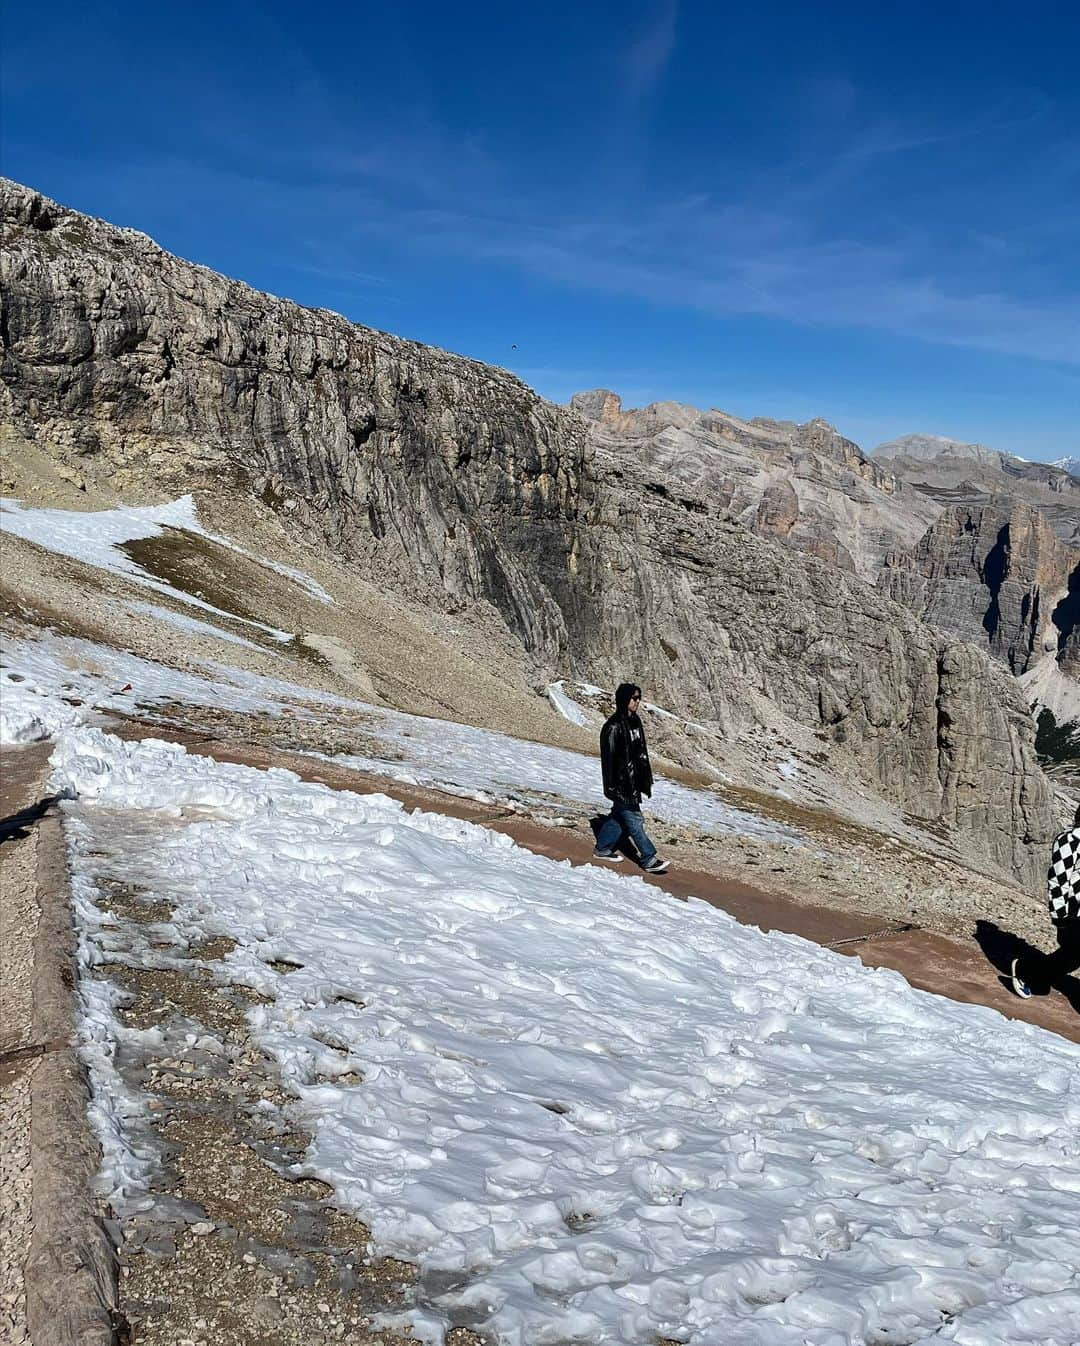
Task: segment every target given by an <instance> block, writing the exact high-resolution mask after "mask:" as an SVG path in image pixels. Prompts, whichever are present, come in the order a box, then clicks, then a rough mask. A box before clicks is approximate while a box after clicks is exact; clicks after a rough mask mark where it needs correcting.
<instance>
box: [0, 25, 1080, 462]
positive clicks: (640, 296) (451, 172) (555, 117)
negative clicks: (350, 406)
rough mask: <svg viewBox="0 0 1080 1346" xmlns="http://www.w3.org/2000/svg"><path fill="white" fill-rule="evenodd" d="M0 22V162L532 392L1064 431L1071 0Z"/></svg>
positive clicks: (1071, 361) (1041, 447)
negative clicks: (491, 368) (519, 381)
mask: <svg viewBox="0 0 1080 1346" xmlns="http://www.w3.org/2000/svg"><path fill="white" fill-rule="evenodd" d="M4 29H5V34H4V35H5V42H4V63H3V76H4V80H3V83H4V90H5V93H4V103H3V109H2V111H3V120H2V123H0V126H2V136H3V139H2V166H3V171H4V172H5V173H6V174H7V175H9V176H11V177H14V178H17V179H18V180H20V181H22V182H25V183H28V184H30V185H32V186H34V187H36V188H38V189H39V190H41V191H43V192H45V193H47V194H48V195H50V196H54V197H56V198H57V199H59V200H61V201H63V202H65V203H67V204H69V205H72V206H75V207H77V208H79V209H82V210H86V211H89V212H90V213H92V214H95V215H101V216H104V217H106V218H108V219H110V220H113V221H115V222H117V223H122V224H127V225H131V226H133V227H135V228H139V229H142V230H144V231H145V232H147V233H149V234H151V235H152V236H153V237H154V238H155V239H157V241H158V242H159V243H161V244H162V246H164V247H166V248H169V249H170V250H172V251H174V252H177V253H180V254H182V255H183V256H186V257H190V258H193V259H194V260H197V261H200V262H203V263H205V264H207V265H208V266H211V267H214V268H215V269H217V270H220V271H224V272H226V273H228V274H231V275H235V276H239V277H241V278H242V279H244V280H247V281H249V282H250V283H251V284H253V285H256V286H258V287H259V288H261V289H266V290H270V291H272V292H274V293H278V294H284V295H287V296H289V297H291V298H293V299H296V300H297V301H299V302H301V303H305V304H317V305H324V306H326V307H329V308H333V309H337V310H338V311H340V312H342V313H344V314H346V315H347V316H348V317H350V318H353V319H355V320H356V321H358V322H363V323H367V324H369V325H371V326H374V327H380V328H384V329H387V330H389V331H393V332H398V333H400V334H401V335H404V336H408V337H413V338H415V339H417V340H420V341H425V342H432V343H435V344H437V345H440V346H445V347H447V348H449V349H451V350H456V351H460V352H463V353H464V354H467V355H472V356H475V357H477V358H479V359H483V360H487V361H491V362H493V363H496V364H500V365H503V366H505V367H507V368H511V369H513V370H515V372H517V373H518V374H520V375H521V377H522V378H523V379H525V380H526V381H527V382H528V383H530V384H531V385H532V386H534V387H535V388H537V389H538V390H539V391H540V392H541V393H543V394H545V395H546V396H549V397H553V398H555V399H557V400H560V401H562V400H566V399H567V398H568V397H569V395H570V394H571V392H573V391H574V390H575V389H578V388H589V387H595V386H601V385H602V386H606V387H610V388H613V389H615V390H616V391H618V392H620V393H621V394H622V395H623V399H624V403H625V404H626V405H639V404H641V403H643V402H646V401H650V400H655V399H660V398H674V399H678V400H682V401H687V402H692V403H695V404H697V405H700V406H718V407H722V408H724V409H725V410H728V411H732V412H735V413H736V414H740V415H744V416H754V415H765V416H776V417H790V418H792V419H796V420H806V419H809V418H810V417H812V416H816V415H821V416H825V417H826V418H827V419H828V420H830V421H832V422H834V423H835V424H837V425H838V426H839V427H840V429H841V430H842V431H844V432H845V433H846V434H848V435H850V436H851V437H852V438H854V439H856V440H857V441H858V442H859V443H861V444H863V445H864V446H867V447H869V446H872V445H873V444H875V443H877V442H879V441H880V440H883V439H887V438H891V437H893V436H895V435H898V434H903V433H907V432H911V431H925V432H930V433H938V434H945V435H950V436H954V437H956V438H960V439H972V440H980V441H982V442H983V443H988V444H992V445H994V446H996V447H1001V448H1007V449H1011V450H1013V451H1014V452H1017V453H1020V454H1023V455H1024V456H1027V457H1031V458H1042V459H1049V458H1053V457H1057V456H1059V455H1061V454H1065V453H1077V452H1078V451H1080V430H1078V428H1077V427H1078V425H1080V414H1078V413H1080V260H1078V259H1080V246H1078V245H1080V82H1078V80H1077V78H1076V70H1077V68H1078V67H1080V7H1078V6H1077V5H1075V4H1074V3H1061V4H1052V3H1040V2H1039V0H1032V2H1031V3H1026V4H1020V3H1008V2H1006V3H1001V4H991V5H987V4H986V3H985V0H982V3H979V4H968V3H963V2H961V3H945V4H941V3H940V0H939V3H938V4H935V5H924V4H920V3H908V4H905V5H889V6H875V5H867V4H866V3H865V0H861V2H860V3H858V4H846V3H832V4H830V3H819V4H809V3H806V2H805V0H803V2H802V3H778V2H777V0H760V3H757V4H754V5H740V6H737V7H736V6H731V7H728V6H725V5H723V4H705V3H700V4H691V3H688V2H687V0H683V3H674V2H672V0H660V2H659V3H641V4H639V3H622V4H600V3H597V4H585V5H565V6H562V5H560V4H558V3H553V4H548V5H545V6H539V5H537V6H523V7H515V6H510V5H506V4H505V3H500V4H490V5H489V4H486V3H480V2H477V3H473V4H472V5H470V6H456V5H446V4H439V5H434V4H431V5H429V4H424V3H420V2H419V0H417V2H416V3H413V4H410V5H400V6H392V5H377V6H376V5H365V4H358V5H352V6H347V5H342V4H333V5H331V4H323V3H319V2H318V0H313V2H311V3H307V4H304V5H299V4H279V3H264V4H260V5H253V4H236V3H230V2H229V0H220V2H219V3H214V4H204V3H200V2H199V0H195V2H194V3H187V4H184V5H179V4H171V3H167V2H166V3H159V4H157V5H147V4H145V3H140V4H138V5H135V4H128V3H113V4H110V3H96V4H90V5H88V4H86V3H85V0H84V2H83V3H81V4H79V5H75V4H69V3H67V2H66V0H56V3H52V4H50V5H48V6H40V7H31V6H29V5H20V4H15V3H9V4H8V5H7V12H6V15H5V24H4ZM514 345H516V346H517V349H516V350H514V349H512V347H513V346H514Z"/></svg>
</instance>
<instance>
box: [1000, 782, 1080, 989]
mask: <svg viewBox="0 0 1080 1346" xmlns="http://www.w3.org/2000/svg"><path fill="white" fill-rule="evenodd" d="M1046 904H1047V906H1048V907H1049V909H1050V919H1051V921H1053V923H1054V925H1055V926H1056V927H1057V942H1058V947H1057V948H1056V949H1055V950H1054V952H1053V953H1033V954H1021V955H1020V957H1019V958H1014V959H1013V961H1012V967H1011V969H1010V972H1011V981H1012V989H1013V990H1014V991H1015V992H1016V994H1017V995H1018V996H1020V997H1021V998H1022V999H1024V1000H1026V999H1027V998H1028V996H1030V995H1034V994H1036V993H1038V994H1039V995H1046V994H1047V993H1048V992H1049V991H1050V989H1051V987H1054V988H1056V989H1058V990H1063V989H1064V988H1063V987H1062V982H1063V981H1064V979H1065V978H1066V977H1067V976H1068V975H1069V974H1070V973H1071V972H1075V971H1076V970H1077V968H1080V808H1078V809H1077V810H1076V817H1075V818H1074V819H1073V825H1072V827H1069V828H1066V829H1065V831H1064V832H1062V833H1061V834H1060V835H1059V836H1057V837H1055V838H1054V844H1053V846H1052V847H1051V850H1050V868H1049V869H1048V870H1047V872H1046Z"/></svg>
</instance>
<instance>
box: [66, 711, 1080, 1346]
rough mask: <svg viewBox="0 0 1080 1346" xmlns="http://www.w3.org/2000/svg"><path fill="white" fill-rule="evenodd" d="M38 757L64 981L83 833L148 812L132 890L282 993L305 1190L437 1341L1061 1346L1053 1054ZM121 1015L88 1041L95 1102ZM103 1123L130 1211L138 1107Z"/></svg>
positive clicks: (119, 761)
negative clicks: (403, 1291) (327, 1194)
mask: <svg viewBox="0 0 1080 1346" xmlns="http://www.w3.org/2000/svg"><path fill="white" fill-rule="evenodd" d="M53 765H54V779H53V782H52V783H53V786H54V787H55V788H62V787H67V788H70V789H73V790H75V791H77V792H78V795H79V798H78V800H77V801H76V802H74V803H71V804H68V805H67V806H66V808H67V809H68V811H69V817H70V819H71V822H72V823H73V824H74V825H73V826H72V827H69V829H68V834H69V836H70V837H71V838H72V843H71V844H72V863H73V869H74V873H75V878H76V884H77V885H78V884H79V883H80V881H83V882H84V886H83V887H81V888H80V887H78V886H77V889H76V891H77V894H78V895H79V896H80V907H79V915H80V920H81V923H82V926H83V946H82V952H83V958H84V961H93V959H94V957H95V954H94V945H95V941H100V940H102V939H106V938H107V933H108V932H107V928H106V927H107V923H105V922H101V920H100V918H99V917H95V916H94V915H93V913H89V914H88V912H87V903H88V901H89V896H90V895H89V894H87V892H86V888H85V880H86V878H87V875H89V874H91V873H92V868H91V867H92V865H93V863H94V862H93V861H92V860H91V859H90V856H89V852H90V851H91V849H92V848H93V846H94V844H95V843H94V837H95V834H96V833H99V832H102V831H104V832H105V833H106V834H107V833H108V827H109V820H110V819H111V820H112V825H113V826H115V824H116V820H117V819H119V818H121V817H122V816H123V815H124V814H125V813H126V814H129V815H133V816H137V817H138V818H139V819H141V820H142V821H141V824H140V825H141V826H142V827H143V828H144V829H145V828H146V827H148V826H149V824H150V823H152V822H153V820H154V819H155V818H156V819H159V820H160V826H159V829H158V830H157V832H156V833H155V832H154V831H153V829H152V828H151V830H150V834H149V835H148V837H147V843H146V844H144V845H141V846H139V847H138V848H132V849H131V851H130V853H128V858H127V861H126V863H127V865H128V866H129V869H130V877H131V879H132V881H134V882H139V883H143V884H145V885H146V886H147V887H149V888H151V889H152V890H153V891H154V892H155V893H156V894H158V895H159V896H160V897H162V898H163V899H165V900H167V901H168V902H170V903H171V904H173V905H174V907H175V916H174V918H173V925H174V926H175V927H176V929H177V931H178V932H179V933H180V934H181V935H182V936H183V937H184V938H186V939H197V938H200V937H203V936H210V935H216V934H229V935H231V936H232V937H233V938H234V939H236V940H237V941H238V946H237V948H236V949H235V951H234V952H233V953H232V954H230V955H229V957H228V959H227V964H228V972H227V975H228V977H229V979H230V980H233V981H238V982H244V983H246V984H248V985H250V986H252V987H254V988H257V989H259V990H260V991H263V992H264V993H266V994H267V995H270V996H273V997H275V999H274V1000H273V1001H272V1003H269V1004H266V1005H261V1006H258V1007H255V1008H253V1009H252V1011H251V1012H250V1019H251V1023H252V1025H253V1028H254V1030H255V1033H256V1035H257V1038H258V1040H259V1042H260V1044H261V1046H262V1047H263V1049H264V1050H266V1051H267V1052H268V1053H270V1054H271V1055H272V1056H273V1057H275V1058H276V1059H277V1060H278V1061H279V1062H280V1067H281V1071H282V1074H283V1077H284V1079H285V1081H286V1082H287V1083H288V1084H289V1085H291V1087H292V1088H293V1089H294V1090H295V1091H296V1095H297V1102H296V1104H295V1105H294V1106H295V1111H296V1116H297V1121H298V1123H299V1124H301V1125H303V1126H305V1127H307V1128H309V1129H310V1130H311V1132H312V1134H313V1137H314V1139H313V1144H312V1147H311V1150H310V1152H309V1155H308V1157H307V1161H306V1163H305V1164H304V1165H303V1166H302V1169H301V1171H302V1172H303V1173H304V1174H311V1175H313V1176H317V1177H319V1178H322V1179H323V1180H325V1181H326V1182H328V1183H331V1184H332V1185H333V1186H334V1188H335V1191H336V1200H337V1202H338V1203H340V1204H341V1205H343V1206H344V1207H346V1208H347V1209H350V1210H352V1211H354V1212H355V1213H356V1214H357V1215H358V1216H360V1217H361V1218H362V1219H363V1220H364V1221H365V1222H366V1223H367V1224H368V1225H369V1226H370V1227H371V1229H372V1233H373V1236H374V1240H375V1243H376V1245H377V1248H378V1250H379V1251H380V1252H382V1253H387V1254H394V1255H397V1256H399V1257H404V1258H407V1259H410V1260H413V1261H415V1262H417V1263H418V1265H419V1267H420V1269H421V1278H420V1283H419V1289H418V1298H417V1303H416V1305H415V1306H414V1307H412V1308H410V1309H409V1310H407V1311H406V1313H405V1315H404V1316H405V1318H407V1319H408V1320H409V1321H411V1322H412V1324H413V1325H414V1327H415V1329H416V1331H417V1333H418V1335H419V1336H421V1337H422V1338H423V1339H425V1340H428V1341H439V1340H441V1336H442V1331H443V1329H444V1328H445V1327H446V1326H447V1325H449V1324H450V1323H467V1324H472V1325H474V1326H478V1327H483V1328H484V1329H486V1330H487V1331H488V1332H489V1333H491V1334H492V1335H493V1337H494V1339H496V1340H498V1341H499V1342H500V1343H501V1344H502V1346H542V1344H543V1346H554V1343H571V1342H576V1343H590V1346H592V1344H593V1343H595V1344H596V1346H601V1343H633V1344H637V1343H641V1344H642V1346H645V1343H648V1344H649V1346H654V1344H655V1343H656V1341H657V1340H658V1339H661V1338H665V1337H668V1338H674V1339H677V1340H678V1341H680V1342H685V1343H687V1344H688V1346H856V1343H858V1344H860V1346H861V1344H864V1343H875V1346H884V1344H885V1343H906V1344H908V1346H911V1344H913V1343H925V1344H926V1346H929V1344H930V1343H931V1342H932V1343H935V1344H936V1343H940V1342H944V1341H950V1342H957V1343H962V1344H963V1346H1002V1343H1005V1342H1009V1343H1013V1344H1014V1346H1019V1344H1020V1343H1031V1344H1032V1346H1034V1343H1042V1346H1068V1343H1073V1342H1075V1341H1076V1340H1077V1339H1080V1288H1078V1284H1077V1269H1078V1267H1080V1232H1078V1225H1080V1222H1078V1220H1077V1208H1078V1202H1080V1069H1078V1067H1080V1050H1078V1049H1077V1048H1076V1047H1074V1046H1072V1045H1071V1044H1069V1043H1067V1042H1065V1041H1064V1040H1062V1039H1060V1038H1057V1037H1055V1036H1054V1035H1052V1034H1049V1033H1046V1032H1043V1031H1041V1030H1039V1029H1035V1028H1032V1027H1029V1026H1027V1025H1023V1024H1019V1023H1011V1022H1009V1021H1007V1020H1005V1019H1003V1018H1002V1017H1001V1016H999V1015H998V1014H997V1013H995V1012H993V1011H991V1010H988V1009H984V1008H981V1007H973V1006H969V1005H960V1004H955V1003H952V1002H950V1001H947V1000H944V999H940V998H937V997H933V996H930V995H926V994H923V993H921V992H918V991H914V990H912V989H911V988H910V987H909V986H908V985H907V984H906V983H905V982H904V981H903V980H902V979H901V978H900V977H899V976H897V975H895V974H893V973H890V972H884V971H873V970H868V969H864V968H863V967H862V966H861V965H860V964H859V963H858V962H857V961H855V960H853V959H849V958H841V957H839V956H838V955H836V954H833V953H831V952H829V951H827V950H824V949H820V948H817V947H816V946H814V945H811V944H808V943H806V942H804V941H802V940H799V939H797V938H794V937H791V936H785V935H780V934H770V935H763V934H762V933H761V932H759V931H757V930H754V929H750V928H747V927H743V926H740V925H738V924H737V923H736V922H735V921H733V920H732V919H730V918H729V917H727V916H725V915H724V914H723V913H720V912H718V911H716V910H714V909H712V908H710V907H708V906H706V905H705V904H703V903H697V902H693V901H692V902H691V903H689V904H688V905H681V904H677V903H674V902H671V901H669V900H667V899H665V898H663V897H661V896H658V895H657V894H656V893H655V891H653V890H651V889H650V888H648V887H647V886H646V885H645V884H644V883H643V882H642V881H641V880H640V879H637V878H628V877H624V876H622V875H617V874H614V873H611V872H609V871H599V870H598V869H596V868H594V867H582V868H577V869H574V868H571V867H570V865H569V864H567V863H565V862H564V863H561V864H559V863H555V862H553V861H551V860H548V859H546V858H543V857H539V856H535V855H532V854H530V853H528V852H525V851H523V850H520V849H518V848H517V847H515V846H514V845H513V843H512V842H511V841H510V840H509V838H507V837H505V836H503V835H500V834H495V833H491V832H488V831H485V830H483V829H481V828H479V827H476V826H474V825H471V824H468V823H464V822H460V821H456V820H452V819H449V818H445V817H442V816H439V815H432V814H424V813H421V812H419V811H417V812H414V813H412V814H407V813H405V811H404V810H403V809H402V808H401V807H400V806H399V805H398V804H396V803H394V802H392V801H390V800H388V799H386V798H385V797H382V796H378V795H376V796H357V795H351V794H346V793H336V792H333V791H330V790H327V789H324V788H322V787H319V786H315V785H305V784H303V783H301V782H300V781H299V780H298V779H297V778H296V777H295V776H294V775H293V774H292V773H290V772H284V771H271V772H266V773H263V772H257V771H255V770H253V769H251V768H245V767H237V766H224V765H220V764H217V763H215V762H213V761H210V760H208V759H205V758H199V757H195V756H190V755H188V754H186V753H185V752H184V751H183V750H182V749H180V748H179V747H177V746H175V745H170V744H164V743H161V742H154V741H148V742H143V743H140V744H125V743H121V742H120V741H118V740H116V739H114V738H111V737H109V736H108V735H105V734H103V733H101V732H100V731H98V730H93V729H88V728H77V729H73V730H68V731H66V732H64V733H63V734H62V736H61V738H60V740H59V742H58V745H57V748H56V751H55V753H54V756H53ZM114 956H115V955H114ZM279 958H280V959H288V960H290V961H291V962H294V963H298V964H301V966H300V967H299V968H298V969H296V970H293V971H291V972H290V973H289V974H288V975H287V976H286V975H279V974H278V973H276V972H275V971H274V970H273V969H272V968H271V967H269V966H268V960H271V959H279ZM341 995H347V996H349V997H351V998H352V999H353V1000H355V1001H357V1002H360V1003H357V1004H352V1003H340V1002H338V1001H337V997H339V996H341ZM109 1012H110V1011H109V1005H108V1000H107V997H99V998H98V1000H97V1001H96V1002H95V1003H93V1004H92V1005H90V1006H89V1007H88V1009H87V1014H86V1022H85V1024H84V1038H85V1040H86V1043H87V1047H86V1053H87V1055H88V1057H89V1059H90V1064H91V1067H92V1069H94V1071H95V1084H96V1086H97V1092H98V1095H99V1096H100V1094H101V1090H102V1087H106V1088H107V1087H108V1086H109V1084H110V1079H109V1075H108V1066H109V1051H110V1049H109V1042H108V1031H107V1030H108V1028H109ZM113 1022H115V1020H114V1021H113ZM346 1072H357V1073H359V1074H361V1075H362V1077H363V1083H361V1084H355V1083H353V1084H350V1086H349V1087H343V1085H342V1084H341V1083H335V1081H336V1080H337V1081H340V1080H341V1079H342V1077H343V1076H344V1075H345V1074H346ZM103 1106H104V1105H103ZM110 1108H111V1111H107V1115H106V1116H105V1117H104V1119H103V1120H100V1121H99V1124H100V1125H101V1134H102V1140H103V1144H104V1147H105V1161H106V1169H105V1176H106V1178H107V1179H108V1180H109V1181H110V1182H111V1185H112V1191H113V1195H114V1196H115V1197H116V1199H117V1201H118V1202H119V1203H120V1204H121V1205H122V1204H124V1203H125V1202H130V1201H131V1200H134V1199H137V1197H138V1191H139V1185H140V1181H141V1177H140V1167H139V1166H140V1163H142V1162H144V1160H142V1159H141V1158H140V1156H139V1154H138V1153H136V1152H135V1151H133V1150H132V1149H131V1148H130V1146H129V1145H128V1141H127V1139H126V1137H127V1135H128V1133H129V1131H130V1127H131V1120H132V1118H135V1119H136V1120H137V1111H138V1100H137V1099H135V1100H133V1099H131V1098H128V1097H126V1096H118V1098H117V1102H116V1104H115V1106H113V1105H110Z"/></svg>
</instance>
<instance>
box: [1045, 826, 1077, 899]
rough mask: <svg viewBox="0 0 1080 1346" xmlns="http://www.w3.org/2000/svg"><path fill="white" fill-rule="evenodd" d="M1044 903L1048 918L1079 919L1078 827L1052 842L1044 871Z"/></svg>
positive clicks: (1072, 828)
mask: <svg viewBox="0 0 1080 1346" xmlns="http://www.w3.org/2000/svg"><path fill="white" fill-rule="evenodd" d="M1046 902H1047V905H1048V906H1049V908H1050V919H1051V920H1052V921H1075V920H1080V827H1070V828H1069V830H1068V831H1067V832H1062V834H1061V836H1059V837H1057V838H1056V839H1055V841H1054V846H1053V849H1052V850H1051V852H1050V868H1049V869H1048V870H1047V871H1046Z"/></svg>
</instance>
